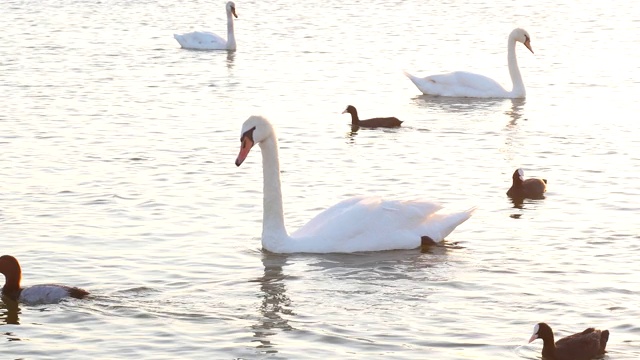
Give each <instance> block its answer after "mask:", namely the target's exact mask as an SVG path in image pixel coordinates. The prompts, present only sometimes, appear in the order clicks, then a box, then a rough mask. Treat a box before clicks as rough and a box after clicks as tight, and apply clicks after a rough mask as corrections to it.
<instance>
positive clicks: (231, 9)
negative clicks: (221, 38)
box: [226, 1, 238, 19]
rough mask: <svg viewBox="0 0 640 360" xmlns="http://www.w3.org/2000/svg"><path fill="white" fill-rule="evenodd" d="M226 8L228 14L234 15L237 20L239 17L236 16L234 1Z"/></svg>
mask: <svg viewBox="0 0 640 360" xmlns="http://www.w3.org/2000/svg"><path fill="white" fill-rule="evenodd" d="M226 7H227V14H233V16H235V17H236V19H237V18H238V15H236V4H235V3H234V2H233V1H229V2H228V3H227V6H226Z"/></svg>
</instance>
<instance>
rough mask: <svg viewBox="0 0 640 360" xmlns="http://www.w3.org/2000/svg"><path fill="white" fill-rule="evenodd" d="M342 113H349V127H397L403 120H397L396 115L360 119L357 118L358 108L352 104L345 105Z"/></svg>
mask: <svg viewBox="0 0 640 360" xmlns="http://www.w3.org/2000/svg"><path fill="white" fill-rule="evenodd" d="M342 113H343V114H345V113H349V114H351V127H355V128H357V127H365V128H377V127H384V128H394V127H399V126H400V124H402V123H403V122H402V121H400V120H398V118H396V117H384V118H383V117H378V118H371V119H367V120H360V118H358V110H356V108H355V107H354V106H352V105H349V106H347V108H346V109H345V110H344V111H343V112H342Z"/></svg>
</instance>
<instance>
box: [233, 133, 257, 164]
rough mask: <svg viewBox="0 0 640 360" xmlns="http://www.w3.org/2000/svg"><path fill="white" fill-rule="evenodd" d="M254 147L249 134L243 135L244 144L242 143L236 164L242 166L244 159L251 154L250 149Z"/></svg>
mask: <svg viewBox="0 0 640 360" xmlns="http://www.w3.org/2000/svg"><path fill="white" fill-rule="evenodd" d="M252 147H253V140H251V139H250V138H249V137H248V136H243V137H242V144H241V145H240V153H239V154H238V157H237V158H236V166H240V165H241V164H242V162H243V161H244V159H246V158H247V155H249V151H251V148H252Z"/></svg>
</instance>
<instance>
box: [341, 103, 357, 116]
mask: <svg viewBox="0 0 640 360" xmlns="http://www.w3.org/2000/svg"><path fill="white" fill-rule="evenodd" d="M355 112H356V108H355V107H354V106H352V105H349V106H347V108H346V109H344V111H343V112H342V113H343V114H346V113H349V114H353V113H355Z"/></svg>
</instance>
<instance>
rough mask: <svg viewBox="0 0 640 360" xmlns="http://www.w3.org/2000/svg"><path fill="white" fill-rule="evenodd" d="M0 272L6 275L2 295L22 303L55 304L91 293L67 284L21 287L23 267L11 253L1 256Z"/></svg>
mask: <svg viewBox="0 0 640 360" xmlns="http://www.w3.org/2000/svg"><path fill="white" fill-rule="evenodd" d="M0 273H2V274H3V275H4V277H5V284H4V286H3V287H2V295H3V296H5V297H8V298H9V299H11V300H13V301H18V302H21V303H26V304H55V303H58V302H60V301H61V300H62V299H65V298H69V297H73V298H78V299H82V298H84V297H86V296H87V295H89V293H88V292H87V291H85V290H82V289H80V288H76V287H70V286H66V285H55V284H47V285H33V286H29V287H21V286H20V281H21V280H22V268H21V267H20V264H19V263H18V260H17V259H16V258H15V257H13V256H11V255H3V256H0Z"/></svg>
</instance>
